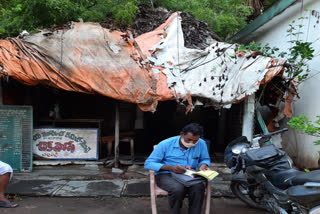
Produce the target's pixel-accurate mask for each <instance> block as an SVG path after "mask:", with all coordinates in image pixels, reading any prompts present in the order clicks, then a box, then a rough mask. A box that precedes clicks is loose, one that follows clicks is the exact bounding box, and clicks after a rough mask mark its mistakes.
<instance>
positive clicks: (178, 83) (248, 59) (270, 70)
mask: <svg viewBox="0 0 320 214" xmlns="http://www.w3.org/2000/svg"><path fill="white" fill-rule="evenodd" d="M209 36H210V35H209ZM210 37H211V39H209V40H210V41H213V40H212V36H210ZM203 38H204V37H203ZM203 44H204V43H203ZM145 56H147V58H146V57H145ZM283 63H284V62H282V61H281V62H280V61H278V60H275V59H271V58H268V57H264V56H259V55H258V56H257V55H255V54H252V53H250V52H246V53H242V52H238V46H237V45H234V44H228V43H223V42H218V41H214V42H213V43H212V44H211V45H210V46H209V47H207V48H206V49H205V50H199V49H191V48H187V47H185V40H184V35H183V30H182V27H181V17H180V15H179V14H178V13H174V14H172V15H171V16H170V17H169V18H168V19H167V21H166V22H165V23H163V24H162V25H160V26H159V27H158V28H157V29H155V30H153V31H151V32H147V33H144V34H142V35H140V36H138V37H137V38H135V39H133V38H132V37H131V34H130V33H128V34H126V33H121V32H118V31H110V30H108V29H105V28H103V27H101V26H100V25H99V24H96V23H72V25H71V26H70V28H68V29H58V30H53V31H43V32H40V33H37V34H35V35H31V36H27V37H26V38H25V39H23V40H17V39H7V40H0V64H1V65H3V67H4V70H5V71H7V73H8V75H9V76H11V77H13V78H15V79H17V80H19V81H20V82H22V83H24V84H27V85H36V84H46V85H49V86H52V87H56V88H60V89H64V90H69V91H77V92H82V93H90V94H101V95H104V96H108V97H111V98H114V99H118V100H123V101H126V102H132V103H137V104H138V105H139V106H140V108H141V109H142V110H144V111H155V109H156V105H157V102H158V101H164V100H172V99H177V100H179V101H183V100H186V101H187V102H188V103H189V107H188V110H190V109H192V107H193V106H194V104H195V103H197V104H201V103H202V104H204V105H213V106H215V107H217V108H221V107H226V108H227V107H230V105H231V104H232V103H237V102H240V101H241V100H243V99H244V98H245V97H246V96H248V95H250V94H252V93H254V92H255V91H257V90H258V88H259V85H260V84H263V83H266V82H268V81H270V80H271V79H272V78H273V77H274V76H276V75H279V74H281V73H282V72H283V68H284V67H283Z"/></svg>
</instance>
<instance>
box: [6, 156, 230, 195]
mask: <svg viewBox="0 0 320 214" xmlns="http://www.w3.org/2000/svg"><path fill="white" fill-rule="evenodd" d="M212 165H213V167H212V169H214V170H216V171H218V172H219V173H220V175H219V176H218V177H216V178H215V179H214V180H213V181H212V183H211V187H212V196H213V197H233V195H232V193H231V191H230V189H229V183H230V178H231V175H230V173H229V169H227V168H225V165H224V164H219V163H213V164H212ZM7 193H9V194H13V195H19V196H32V197H35V196H56V197H115V198H118V197H142V196H149V194H150V188H149V175H148V170H145V169H144V168H143V166H142V165H132V166H129V167H127V168H126V167H125V168H123V173H122V174H113V173H112V169H111V168H105V167H104V166H103V165H102V164H96V163H90V162H87V164H83V165H66V166H35V167H34V170H33V172H31V173H15V174H14V177H13V180H12V182H11V183H10V184H9V186H8V189H7Z"/></svg>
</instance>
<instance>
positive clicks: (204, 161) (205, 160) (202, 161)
mask: <svg viewBox="0 0 320 214" xmlns="http://www.w3.org/2000/svg"><path fill="white" fill-rule="evenodd" d="M210 163H211V161H210V156H209V153H208V148H207V145H206V143H205V142H204V141H203V143H202V144H201V148H200V157H199V164H198V168H199V169H200V170H208V169H209V166H210Z"/></svg>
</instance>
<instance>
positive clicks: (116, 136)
mask: <svg viewBox="0 0 320 214" xmlns="http://www.w3.org/2000/svg"><path fill="white" fill-rule="evenodd" d="M119 121H120V119H119V104H118V103H116V118H115V129H114V167H115V168H118V167H119Z"/></svg>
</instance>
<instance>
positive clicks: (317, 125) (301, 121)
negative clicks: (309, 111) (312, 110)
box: [288, 114, 320, 145]
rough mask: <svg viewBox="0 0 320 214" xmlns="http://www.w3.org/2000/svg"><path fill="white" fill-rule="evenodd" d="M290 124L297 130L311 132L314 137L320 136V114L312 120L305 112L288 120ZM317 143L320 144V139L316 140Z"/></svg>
mask: <svg viewBox="0 0 320 214" xmlns="http://www.w3.org/2000/svg"><path fill="white" fill-rule="evenodd" d="M288 125H289V126H290V127H291V128H293V129H295V130H297V131H301V132H304V133H306V134H309V135H311V136H314V137H320V116H317V119H316V120H315V121H314V122H312V121H310V120H309V119H308V117H307V116H306V115H305V114H301V115H300V116H298V117H292V118H291V119H290V121H289V122H288ZM314 143H315V145H320V140H317V141H316V142H314Z"/></svg>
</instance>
